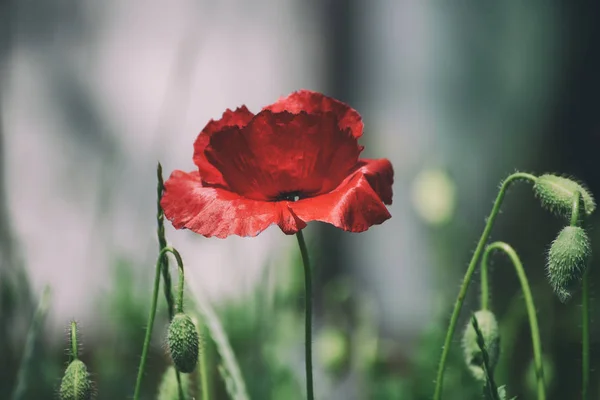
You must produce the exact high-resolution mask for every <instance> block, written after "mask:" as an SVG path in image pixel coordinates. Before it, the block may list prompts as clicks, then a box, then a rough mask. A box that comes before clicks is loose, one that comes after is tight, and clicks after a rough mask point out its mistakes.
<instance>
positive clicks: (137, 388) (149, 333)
mask: <svg viewBox="0 0 600 400" xmlns="http://www.w3.org/2000/svg"><path fill="white" fill-rule="evenodd" d="M167 253H171V254H173V255H174V256H175V258H176V259H177V262H178V263H181V265H183V262H182V261H181V256H180V255H179V252H178V251H177V250H175V249H174V248H172V247H165V248H163V249H162V250H161V251H160V253H159V254H158V259H157V260H156V273H155V275H154V289H153V292H152V305H151V306H150V314H149V315H148V326H147V327H146V337H145V339H144V347H143V348H142V358H141V359H140V366H139V368H138V375H137V380H136V382H135V392H134V394H133V400H139V398H140V389H141V387H142V378H143V376H144V369H145V368H146V359H147V358H148V349H149V348H150V339H151V338H152V328H153V326H154V318H155V317H156V308H157V304H158V290H159V288H160V274H161V270H162V257H163V256H165V255H166V254H167Z"/></svg>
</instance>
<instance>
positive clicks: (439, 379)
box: [433, 172, 537, 400]
mask: <svg viewBox="0 0 600 400" xmlns="http://www.w3.org/2000/svg"><path fill="white" fill-rule="evenodd" d="M517 180H527V181H529V182H533V183H535V181H536V180H537V178H536V177H535V176H534V175H531V174H526V173H522V172H516V173H514V174H512V175H510V176H509V177H508V178H506V179H505V180H504V182H503V183H502V186H501V187H500V191H499V192H498V196H497V197H496V201H495V202H494V206H493V207H492V212H491V213H490V216H489V217H488V218H487V221H486V224H485V228H484V229H483V233H482V234H481V238H480V239H479V242H478V243H477V247H476V248H475V252H474V253H473V257H472V258H471V261H470V262H469V266H468V267H467V271H466V272H465V276H464V278H463V281H462V284H461V286H460V290H459V292H458V297H457V298H456V302H455V303H454V310H453V311H452V316H451V317H450V324H449V326H448V331H447V332H446V338H445V340H444V347H443V348H442V356H441V358H440V363H439V365H438V371H437V376H436V381H435V393H434V395H433V399H434V400H440V399H441V398H442V387H443V384H444V370H445V367H446V361H447V359H448V354H449V352H450V345H451V344H452V336H453V335H454V331H455V330H456V324H457V323H458V317H459V315H460V309H461V308H462V305H463V302H464V300H465V296H466V294H467V289H469V284H470V283H471V277H472V276H473V272H475V268H476V267H477V261H479V257H480V256H481V252H482V251H483V247H484V246H485V243H486V242H487V240H488V238H489V237H490V233H491V231H492V227H493V226H494V221H495V220H496V217H497V216H498V213H499V212H500V206H501V205H502V201H503V200H504V195H505V194H506V190H507V189H508V187H509V186H510V185H511V184H512V183H513V182H515V181H517Z"/></svg>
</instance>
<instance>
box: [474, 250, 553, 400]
mask: <svg viewBox="0 0 600 400" xmlns="http://www.w3.org/2000/svg"><path fill="white" fill-rule="evenodd" d="M494 250H500V251H502V252H504V253H505V254H506V255H507V256H508V257H509V258H510V261H511V263H512V264H513V266H514V267H515V271H516V273H517V276H518V277H519V282H520V283H521V289H522V290H523V297H524V298H525V306H526V308H527V315H528V317H529V327H530V330H531V343H532V346H533V359H534V364H535V373H536V377H537V398H538V400H545V399H546V385H545V384H544V364H543V361H542V342H541V339H540V329H539V325H538V320H537V315H536V313H535V304H534V303H533V295H532V294H531V288H530V286H529V281H528V280H527V275H526V274H525V269H524V268H523V264H522V263H521V260H520V259H519V256H518V255H517V253H516V252H515V250H514V249H513V248H512V247H511V246H510V245H508V244H506V243H504V242H494V243H492V244H490V245H489V246H488V247H487V248H486V250H485V252H484V254H483V259H482V261H481V263H482V265H484V264H488V259H489V256H490V254H491V253H492V252H493V251H494Z"/></svg>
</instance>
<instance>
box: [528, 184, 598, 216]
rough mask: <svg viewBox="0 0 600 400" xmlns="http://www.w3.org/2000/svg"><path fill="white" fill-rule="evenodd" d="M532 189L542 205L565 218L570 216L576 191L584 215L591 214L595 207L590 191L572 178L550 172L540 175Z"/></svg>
mask: <svg viewBox="0 0 600 400" xmlns="http://www.w3.org/2000/svg"><path fill="white" fill-rule="evenodd" d="M533 191H534V192H535V195H536V197H537V198H539V199H540V201H541V203H542V207H544V208H546V209H548V210H549V211H551V212H553V213H555V214H557V215H561V216H564V217H567V218H568V217H570V216H571V211H572V208H573V199H574V197H575V193H576V192H577V191H579V192H580V193H581V197H582V199H583V205H584V208H585V215H590V214H592V213H593V212H594V210H595V209H596V202H595V201H594V197H593V196H592V195H591V193H590V192H589V191H588V190H587V189H586V188H585V187H583V186H582V185H580V184H579V183H577V182H575V181H574V180H572V179H568V178H563V177H561V176H557V175H551V174H546V175H542V176H540V177H538V178H537V181H536V182H535V184H534V185H533Z"/></svg>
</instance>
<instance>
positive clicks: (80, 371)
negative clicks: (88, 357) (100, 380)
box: [60, 360, 94, 400]
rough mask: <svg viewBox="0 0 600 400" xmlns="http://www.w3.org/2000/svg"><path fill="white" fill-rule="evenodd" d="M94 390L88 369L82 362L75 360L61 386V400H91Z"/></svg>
mask: <svg viewBox="0 0 600 400" xmlns="http://www.w3.org/2000/svg"><path fill="white" fill-rule="evenodd" d="M93 394H94V388H93V385H92V381H91V379H90V374H89V373H88V370H87V367H86V366H85V364H84V363H83V362H82V361H81V360H73V361H72V362H71V363H70V364H69V366H68V367H67V370H66V371H65V375H64V377H63V379H62V382H61V384H60V399H61V400H89V399H91V398H92V395H93Z"/></svg>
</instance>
